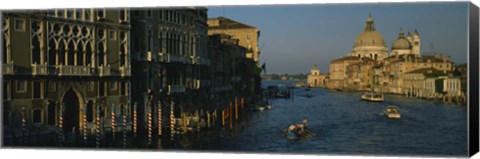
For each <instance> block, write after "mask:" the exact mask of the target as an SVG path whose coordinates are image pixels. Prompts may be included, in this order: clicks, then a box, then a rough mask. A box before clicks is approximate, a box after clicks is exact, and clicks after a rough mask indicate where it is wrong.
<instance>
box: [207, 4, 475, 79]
mask: <svg viewBox="0 0 480 159" xmlns="http://www.w3.org/2000/svg"><path fill="white" fill-rule="evenodd" d="M467 8H468V5H467V3H466V2H454V3H445V2H443V3H426V2H424V3H369V4H314V5H257V6H225V7H220V6H217V7H208V9H209V11H208V16H209V17H210V18H212V17H218V16H224V17H227V18H231V19H233V20H236V21H239V22H242V23H246V24H249V25H252V26H256V27H257V28H259V29H260V42H259V47H260V46H262V45H264V46H263V48H262V52H261V55H260V63H261V64H262V63H263V62H266V66H267V73H269V74H270V73H289V74H293V73H308V72H309V71H310V68H311V67H312V65H314V64H317V65H318V67H319V68H320V71H321V72H329V63H330V61H331V60H332V59H335V58H339V57H341V56H346V55H347V54H348V53H350V51H351V49H352V46H353V42H354V39H355V37H356V36H357V35H358V34H359V33H360V32H362V31H363V27H364V25H365V20H366V18H367V17H368V14H369V13H371V14H372V17H373V19H374V21H375V27H376V29H377V31H378V32H380V33H381V34H382V35H383V37H384V38H385V42H386V44H387V48H388V49H389V50H391V44H392V42H393V41H394V40H395V39H397V37H398V32H399V30H400V27H402V28H403V30H404V32H405V34H406V33H407V32H408V31H410V32H412V33H413V31H414V30H415V29H417V30H418V32H419V33H420V37H421V44H422V45H421V52H422V54H424V52H431V51H432V50H434V51H437V52H445V53H446V54H448V55H450V56H451V57H452V59H453V61H454V62H455V64H459V63H465V62H466V61H467V57H466V56H467V14H468V10H467Z"/></svg>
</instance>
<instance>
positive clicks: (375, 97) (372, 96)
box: [362, 92, 383, 102]
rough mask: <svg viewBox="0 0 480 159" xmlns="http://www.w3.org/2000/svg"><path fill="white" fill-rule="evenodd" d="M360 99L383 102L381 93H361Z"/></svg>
mask: <svg viewBox="0 0 480 159" xmlns="http://www.w3.org/2000/svg"><path fill="white" fill-rule="evenodd" d="M362 100H365V101H370V102H383V94H380V93H371V92H368V93H365V94H363V95H362Z"/></svg>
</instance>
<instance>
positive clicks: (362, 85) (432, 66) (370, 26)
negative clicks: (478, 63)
mask: <svg viewBox="0 0 480 159" xmlns="http://www.w3.org/2000/svg"><path fill="white" fill-rule="evenodd" d="M420 46H421V45H420V34H419V33H418V31H417V30H415V31H414V33H413V35H411V34H410V32H409V33H408V34H407V36H406V37H405V35H404V32H403V30H402V29H401V28H400V32H399V33H398V38H397V39H396V40H394V42H393V43H392V46H391V49H392V50H391V53H390V56H389V55H388V54H387V48H386V45H385V42H384V39H383V36H382V35H381V34H380V33H378V32H377V31H376V30H375V26H374V23H373V19H372V17H371V15H369V17H368V18H367V21H366V24H365V28H364V31H363V32H362V33H360V34H359V35H358V36H357V37H356V38H355V41H354V47H353V50H352V52H351V53H350V54H349V56H346V57H341V58H338V59H334V60H332V61H331V62H330V74H329V75H328V76H329V79H328V80H326V82H327V83H326V86H327V88H330V89H342V90H357V91H375V92H384V93H394V94H405V95H409V96H413V95H414V96H419V97H425V96H427V95H425V94H424V93H426V92H428V93H426V94H431V93H432V90H433V89H432V88H431V86H432V81H431V80H429V79H428V78H430V77H428V78H427V77H426V76H425V75H423V73H428V71H433V72H445V73H450V74H451V72H452V71H453V70H454V66H453V62H452V61H451V59H450V57H448V56H446V55H445V54H439V53H428V55H421V54H420ZM460 72H461V71H460V70H457V75H451V76H448V78H449V80H447V81H446V82H445V84H446V85H448V91H447V92H450V94H455V96H458V94H462V92H460V93H459V92H457V87H456V86H457V84H458V83H457V82H460V83H459V84H460V87H459V88H458V89H460V90H462V89H464V88H463V87H464V86H463V87H462V80H461V78H460V79H459V80H457V77H459V76H462V73H460ZM464 72H465V71H464ZM464 79H466V78H464ZM427 80H428V81H427ZM463 83H465V80H463ZM427 85H428V88H427ZM446 90H447V89H446Z"/></svg>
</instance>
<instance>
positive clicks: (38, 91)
mask: <svg viewBox="0 0 480 159" xmlns="http://www.w3.org/2000/svg"><path fill="white" fill-rule="evenodd" d="M41 97H42V82H41V81H34V82H33V98H35V99H38V98H41Z"/></svg>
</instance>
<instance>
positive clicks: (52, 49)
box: [48, 39, 57, 65]
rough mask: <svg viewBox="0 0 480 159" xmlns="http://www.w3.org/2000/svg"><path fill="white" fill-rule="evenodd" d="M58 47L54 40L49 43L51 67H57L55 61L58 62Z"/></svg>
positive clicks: (49, 62)
mask: <svg viewBox="0 0 480 159" xmlns="http://www.w3.org/2000/svg"><path fill="white" fill-rule="evenodd" d="M55 50H56V46H55V41H54V40H53V39H50V40H49V41H48V64H49V65H55V60H56V57H57V55H56V52H55Z"/></svg>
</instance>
